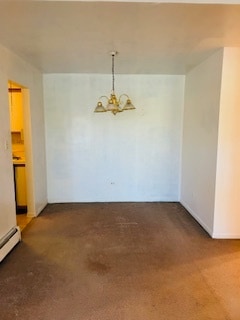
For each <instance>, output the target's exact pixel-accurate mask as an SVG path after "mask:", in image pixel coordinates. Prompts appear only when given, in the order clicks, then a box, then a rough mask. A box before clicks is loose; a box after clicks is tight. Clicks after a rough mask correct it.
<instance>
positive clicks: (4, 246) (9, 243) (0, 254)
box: [0, 227, 21, 262]
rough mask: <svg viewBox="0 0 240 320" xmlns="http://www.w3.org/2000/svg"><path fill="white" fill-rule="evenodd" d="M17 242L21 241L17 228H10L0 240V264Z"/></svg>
mask: <svg viewBox="0 0 240 320" xmlns="http://www.w3.org/2000/svg"><path fill="white" fill-rule="evenodd" d="M19 241H21V231H20V228H19V227H14V228H12V229H11V230H10V231H9V232H8V233H7V234H6V235H5V236H4V237H3V238H2V239H0V262H1V261H2V260H3V259H4V258H5V257H6V255H7V254H8V253H9V252H10V251H11V250H12V249H13V248H14V247H15V245H16V244H17V243H18V242H19Z"/></svg>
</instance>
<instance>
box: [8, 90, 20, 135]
mask: <svg viewBox="0 0 240 320" xmlns="http://www.w3.org/2000/svg"><path fill="white" fill-rule="evenodd" d="M10 90H11V89H10ZM8 98H9V107H10V121H11V131H12V132H22V131H23V105H22V92H21V91H13V90H12V91H10V92H9V93H8Z"/></svg>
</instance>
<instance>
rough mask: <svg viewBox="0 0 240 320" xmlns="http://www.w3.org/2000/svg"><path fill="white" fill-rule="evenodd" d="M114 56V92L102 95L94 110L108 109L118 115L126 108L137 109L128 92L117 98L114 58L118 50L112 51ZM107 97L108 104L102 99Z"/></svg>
mask: <svg viewBox="0 0 240 320" xmlns="http://www.w3.org/2000/svg"><path fill="white" fill-rule="evenodd" d="M110 54H111V56H112V92H111V94H110V97H107V96H101V97H100V98H99V101H98V103H97V106H96V108H95V110H94V112H106V111H112V113H113V114H114V115H116V114H117V113H118V112H122V111H126V110H133V109H136V108H135V107H134V105H133V104H132V102H131V100H130V98H129V96H128V95H127V94H126V93H123V94H121V95H120V97H119V98H117V96H116V94H115V86H114V82H115V75H114V59H115V56H116V54H117V51H112V52H110ZM103 99H106V100H107V101H106V104H105V105H104V104H103V102H102V100H103ZM124 102H125V104H124V106H123V107H122V108H121V106H120V105H121V104H123V103H124Z"/></svg>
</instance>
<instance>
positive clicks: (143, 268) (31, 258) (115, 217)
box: [0, 203, 240, 320]
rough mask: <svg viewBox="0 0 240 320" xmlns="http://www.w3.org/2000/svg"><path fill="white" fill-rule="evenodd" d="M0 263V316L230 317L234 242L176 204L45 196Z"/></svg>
mask: <svg viewBox="0 0 240 320" xmlns="http://www.w3.org/2000/svg"><path fill="white" fill-rule="evenodd" d="M22 238H23V239H22V242H21V243H20V244H19V245H18V246H17V247H16V248H15V249H14V250H13V251H12V252H11V253H10V254H9V255H8V256H7V257H6V258H5V260H4V261H3V262H2V263H1V264H0V319H1V320H13V319H19V320H199V319H201V320H239V319H240V241H239V240H213V239H211V238H210V237H209V236H208V235H207V234H206V233H205V231H204V230H203V229H202V228H201V227H200V226H199V225H198V224H197V223H196V222H195V221H194V220H193V219H192V218H191V216H190V215H189V214H188V213H187V212H186V211H185V210H184V208H183V207H182V206H181V205H180V204H178V203H102V204H54V205H49V206H47V208H46V209H45V210H44V212H43V213H42V214H41V215H40V216H39V217H38V218H37V219H33V220H32V221H31V222H30V224H29V225H28V226H27V227H26V228H25V229H24V230H23V233H22Z"/></svg>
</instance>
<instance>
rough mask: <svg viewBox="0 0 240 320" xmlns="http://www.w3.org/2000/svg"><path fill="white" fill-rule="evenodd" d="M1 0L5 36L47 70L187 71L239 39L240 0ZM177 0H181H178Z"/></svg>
mask: <svg viewBox="0 0 240 320" xmlns="http://www.w3.org/2000/svg"><path fill="white" fill-rule="evenodd" d="M158 2H159V1H157V2H151V3H150V2H116V1H112V2H111V1H105V2H102V1H97V2H93V1H85V2H82V1H0V43H1V44H2V45H3V46H5V47H7V48H9V49H11V50H12V51H14V52H15V53H16V54H18V55H19V56H21V57H22V58H23V59H25V60H27V61H28V62H30V63H31V64H33V65H34V66H36V67H37V68H38V69H40V70H41V71H42V72H44V73H109V72H111V56H110V55H109V52H110V51H113V50H116V51H118V52H119V54H118V55H117V57H116V62H115V64H116V66H115V71H116V73H126V74H128V73H136V74H141V73H142V74H184V73H185V72H186V71H187V70H188V69H189V68H191V67H192V66H193V65H196V64H197V63H199V62H201V61H202V60H203V59H205V58H206V57H207V56H209V55H210V54H211V53H213V52H214V51H215V50H217V49H219V48H221V47H224V46H228V47H240V4H234V5H224V4H190V3H188V4H186V3H185V4H184V3H158ZM175 2H177V1H175Z"/></svg>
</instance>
